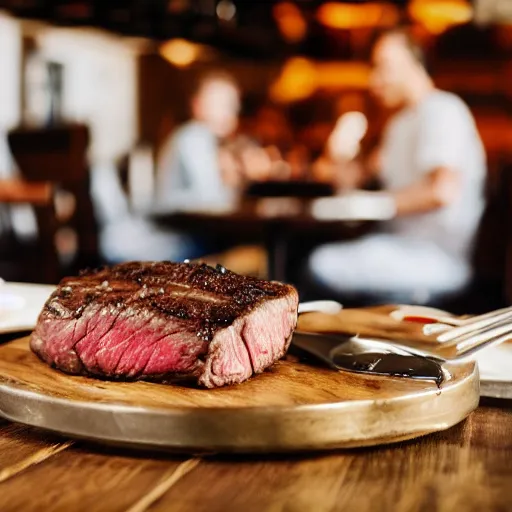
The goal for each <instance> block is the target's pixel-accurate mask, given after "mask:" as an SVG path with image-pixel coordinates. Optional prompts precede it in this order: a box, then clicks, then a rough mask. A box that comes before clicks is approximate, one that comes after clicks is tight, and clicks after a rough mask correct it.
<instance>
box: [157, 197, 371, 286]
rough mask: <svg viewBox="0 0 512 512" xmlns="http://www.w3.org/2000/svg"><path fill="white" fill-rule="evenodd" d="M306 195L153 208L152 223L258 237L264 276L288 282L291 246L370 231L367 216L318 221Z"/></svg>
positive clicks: (240, 238) (238, 238)
mask: <svg viewBox="0 0 512 512" xmlns="http://www.w3.org/2000/svg"><path fill="white" fill-rule="evenodd" d="M309 205H310V200H308V199H301V198H291V197H289V198H277V197H276V198H264V199H259V200H255V199H246V200H243V201H242V202H241V203H240V204H239V205H236V206H234V207H232V208H230V209H226V210H224V211H222V210H220V211H216V210H215V209H212V210H210V211H209V210H208V209H207V208H204V209H189V210H180V211H177V210H175V211H165V210H159V211H153V212H150V213H148V216H149V217H150V218H151V219H152V220H154V221H155V222H157V223H159V224H161V225H165V226H169V227H171V228H176V229H180V230H183V231H186V232H190V233H194V234H197V235H200V236H210V237H212V236H214V237H217V236H219V237H224V239H228V240H230V241H232V242H234V243H245V242H261V243H263V244H264V245H265V247H266V250H267V254H268V266H267V268H268V274H269V275H268V277H269V279H276V280H278V281H287V277H288V275H287V272H286V270H287V266H288V263H289V260H288V257H289V252H290V247H291V245H292V244H293V243H294V242H295V243H299V244H300V246H301V248H306V247H307V246H314V245H316V244H318V243H321V242H325V241H327V240H346V239H350V238H355V237H357V236H360V235H361V234H362V233H365V232H367V231H368V230H369V227H370V225H371V223H370V222H368V221H364V222H362V221H359V220H358V219H346V220H337V221H321V220H318V219H315V218H314V217H312V216H311V214H310V213H309Z"/></svg>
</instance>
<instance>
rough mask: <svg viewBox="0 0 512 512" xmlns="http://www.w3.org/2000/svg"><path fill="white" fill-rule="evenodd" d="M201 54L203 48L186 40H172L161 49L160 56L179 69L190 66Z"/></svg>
mask: <svg viewBox="0 0 512 512" xmlns="http://www.w3.org/2000/svg"><path fill="white" fill-rule="evenodd" d="M200 54H201V47H200V46H199V45H197V44H194V43H190V42H189V41H185V40H184V39H171V40H170V41H167V42H166V43H164V44H162V46H161V47H160V55H161V56H162V57H163V58H164V59H166V60H167V61H169V62H170V63H171V64H174V65H175V66H177V67H179V68H185V67H187V66H190V65H191V64H192V63H193V62H194V61H196V60H197V59H198V58H199V56H200Z"/></svg>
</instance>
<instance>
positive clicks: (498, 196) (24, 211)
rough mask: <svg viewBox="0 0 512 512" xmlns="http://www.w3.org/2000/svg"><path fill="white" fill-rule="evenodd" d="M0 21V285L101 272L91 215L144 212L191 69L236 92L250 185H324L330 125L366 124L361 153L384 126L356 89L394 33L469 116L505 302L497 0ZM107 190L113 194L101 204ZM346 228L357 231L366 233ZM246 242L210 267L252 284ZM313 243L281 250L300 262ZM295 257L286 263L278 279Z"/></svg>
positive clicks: (201, 6) (139, 2)
mask: <svg viewBox="0 0 512 512" xmlns="http://www.w3.org/2000/svg"><path fill="white" fill-rule="evenodd" d="M0 9H3V10H1V11H0V173H1V178H2V183H3V185H0V199H1V200H2V201H3V203H4V204H2V211H1V212H0V213H1V215H2V217H1V221H2V235H1V236H2V238H1V240H2V245H1V254H0V276H1V277H2V278H4V279H6V280H18V281H21V280H23V281H25V280H26V281H34V282H38V281H39V282H45V281H46V282H54V281H55V280H56V279H58V277H60V276H62V275H65V274H66V273H69V272H71V271H72V270H73V271H75V270H77V269H79V268H83V267H86V266H95V265H100V264H102V263H103V262H104V261H103V258H102V255H101V249H100V246H99V243H98V232H99V230H100V229H101V227H102V226H101V224H102V222H104V218H105V216H107V217H108V215H114V216H115V215H116V212H120V211H124V209H126V208H128V209H129V211H130V215H132V217H130V218H131V219H135V218H136V219H139V218H143V217H144V213H143V212H144V211H147V209H148V205H149V206H150V205H151V204H152V202H153V198H154V194H155V188H156V187H155V166H156V165H155V163H156V162H157V160H158V154H159V151H160V150H161V148H162V146H163V144H164V141H165V140H166V138H167V136H168V135H169V134H170V133H172V131H173V129H175V128H176V127H177V126H178V125H179V124H180V123H182V122H184V121H186V119H187V116H188V101H189V96H190V91H191V89H192V87H193V83H194V80H195V79H197V77H198V76H200V75H201V73H202V72H204V71H205V70H210V69H222V70H226V71H228V72H229V73H231V74H232V75H233V76H234V77H235V78H236V80H237V81H238V82H239V84H240V88H241V90H242V93H243V105H242V111H241V119H240V126H239V131H240V132H241V133H243V134H245V135H248V136H250V137H251V138H252V139H254V140H257V141H258V142H259V144H260V145H261V146H263V147H266V148H268V154H269V155H271V158H272V166H271V171H269V172H267V174H265V173H261V174H260V175H259V176H258V179H260V180H263V181H264V180H268V179H272V180H283V181H293V182H296V181H306V182H308V183H310V184H311V183H312V182H315V181H318V182H320V181H327V182H329V180H331V179H332V177H331V176H329V175H324V174H322V171H321V167H319V166H315V165H313V163H314V162H315V161H318V159H319V158H320V157H321V155H322V153H323V152H324V149H325V145H326V141H327V140H328V138H329V135H330V133H331V132H332V130H333V127H334V126H335V125H336V122H337V120H338V119H339V118H340V116H342V115H343V114H345V113H347V112H354V111H355V112H361V113H363V114H364V115H365V117H366V118H367V119H368V121H369V124H368V132H367V134H366V136H365V138H364V140H363V143H362V151H363V152H364V151H365V150H366V148H367V147H368V148H369V147H371V146H372V144H374V142H375V141H376V140H378V138H379V136H380V134H381V132H382V126H383V124H384V122H385V120H386V116H387V114H386V113H385V112H383V111H382V109H379V108H377V106H376V105H375V102H374V100H373V99H372V97H371V95H370V94H369V93H368V74H369V65H368V63H367V58H368V53H369V48H370V44H371V40H372V36H373V34H374V33H375V31H376V30H377V29H379V28H384V27H390V26H394V25H398V24H400V23H403V22H408V23H410V24H412V26H413V27H414V31H415V33H416V35H417V37H418V38H420V39H421V40H422V42H423V43H424V45H425V47H426V48H427V52H428V56H429V61H430V71H431V73H432V76H433V78H434V80H435V83H436V85H437V86H438V87H440V88H442V89H445V90H448V91H451V92H454V93H456V94H458V95H460V96H461V97H462V98H463V99H464V100H465V101H466V102H467V104H468V105H469V106H470V108H471V111H472V113H473V114H474V116H475V119H476V122H477V126H478V129H479V132H480V134H481V137H482V139H483V142H484V145H485V149H486V152H487V158H488V187H487V188H488V191H487V193H488V197H489V203H488V211H487V213H486V216H485V218H484V223H483V226H482V230H481V236H480V238H479V244H480V247H483V250H480V251H479V252H478V258H477V260H478V261H477V264H478V265H479V272H480V274H481V275H482V276H483V278H484V279H485V280H486V282H487V283H488V289H487V291H488V293H489V294H491V293H492V294H494V296H495V297H496V300H495V303H496V304H498V303H500V301H506V302H510V300H512V295H511V293H512V290H507V288H506V286H505V284H504V283H506V282H507V280H506V278H505V277H506V275H507V273H508V274H510V272H512V253H510V250H511V249H512V245H510V242H511V240H512V236H511V234H510V228H509V226H510V225H511V224H512V208H510V206H509V203H512V186H510V185H509V183H510V180H508V175H509V174H510V173H512V167H511V165H512V60H511V56H512V2H510V1H508V0H474V1H470V0H409V1H406V0H400V1H399V0H397V1H393V2H391V1H382V2H381V1H372V2H362V1H360V2H350V3H349V2H340V1H329V2H324V1H319V0H302V1H297V2H291V1H268V2H259V1H248V0H220V1H219V0H110V1H108V2H107V1H102V0H0ZM14 162H15V163H16V164H14ZM112 169H114V170H115V173H114V174H115V176H113V175H112ZM93 173H96V174H100V175H101V176H102V179H100V180H99V181H98V183H99V185H94V183H92V182H93V181H94V180H92V179H91V175H92V174H93ZM20 178H21V180H20ZM112 179H114V181H115V180H116V179H117V180H118V181H119V184H120V190H121V192H122V195H116V194H115V193H114V192H111V190H113V191H116V190H117V189H116V187H115V185H112ZM109 180H110V181H109ZM347 180H350V177H349V176H348V177H347ZM8 181H11V182H16V188H12V183H11V185H9V184H8ZM98 186H99V187H100V189H101V188H102V187H105V190H108V192H106V194H107V198H106V200H104V201H103V209H106V210H108V212H107V213H105V211H98V206H97V198H95V195H99V196H101V192H102V191H101V190H99V191H98ZM9 187H11V188H9ZM95 187H96V188H95ZM109 187H112V188H109ZM2 188H4V192H5V191H7V192H6V193H5V194H2ZM123 194H124V195H123ZM104 195H105V192H104ZM4 196H5V197H4ZM27 204H28V205H29V206H28V207H27ZM100 209H101V208H100ZM112 212H113V213H112ZM351 229H352V230H353V233H352V235H351V236H358V234H359V231H358V230H359V229H366V226H351ZM249 231H250V230H249V229H247V230H246V229H244V227H243V225H242V224H241V225H240V226H239V229H238V232H236V233H235V234H234V235H231V236H232V237H234V241H236V242H237V245H238V242H239V243H240V245H242V247H238V248H236V249H234V250H233V249H230V250H229V251H226V252H224V253H223V254H222V255H219V256H216V255H214V256H210V258H213V260H212V261H221V262H222V263H223V264H225V265H226V266H229V267H230V268H233V269H234V270H238V271H240V272H248V273H254V274H258V275H264V274H265V272H266V259H265V251H264V244H262V243H261V241H258V240H256V238H254V239H253V238H251V236H249V235H248V233H249ZM34 233H37V236H36V238H35V239H34V238H33V235H34ZM322 236H323V235H322V233H316V235H315V236H311V239H308V240H303V239H300V240H299V241H298V243H297V242H296V244H295V245H294V246H293V247H294V248H295V249H297V246H299V247H302V249H304V251H305V252H307V248H308V247H309V246H308V244H310V245H314V244H315V243H319V242H320V240H321V239H322ZM325 237H326V238H329V237H331V238H332V237H333V235H332V233H330V234H329V235H327V234H326V235H325ZM140 243H142V244H143V243H144V242H143V241H141V242H140ZM292 245H293V244H292ZM295 249H294V251H295ZM292 252H293V251H292ZM299 252H300V251H299ZM303 258H304V254H303V253H301V254H300V257H298V258H295V259H294V258H292V260H293V261H291V262H289V263H288V264H289V265H290V266H291V267H293V268H294V269H295V273H294V272H292V275H291V277H290V279H291V280H293V279H299V278H298V277H297V276H298V275H299V274H300V269H301V268H302V267H301V262H302V261H303ZM207 260H208V258H207ZM508 281H509V282H512V280H510V279H509V280H508ZM486 293H487V292H486ZM490 304H494V302H493V301H492V300H489V299H488V300H487V303H486V306H487V308H489V307H490Z"/></svg>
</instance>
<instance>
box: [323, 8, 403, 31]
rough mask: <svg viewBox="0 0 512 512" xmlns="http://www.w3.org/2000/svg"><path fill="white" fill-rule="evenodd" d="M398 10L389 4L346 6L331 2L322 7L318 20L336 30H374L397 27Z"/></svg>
mask: <svg viewBox="0 0 512 512" xmlns="http://www.w3.org/2000/svg"><path fill="white" fill-rule="evenodd" d="M398 18H399V14H398V9H397V8H396V7H395V6H394V5H391V4H388V3H367V4H345V3H343V4H342V3H335V2H329V3H326V4H323V5H321V6H320V7H319V8H318V11H317V19H318V21H320V23H322V24H323V25H325V26H327V27H331V28H336V29H345V30H347V29H353V28H372V27H386V26H391V25H395V24H396V23H397V22H398Z"/></svg>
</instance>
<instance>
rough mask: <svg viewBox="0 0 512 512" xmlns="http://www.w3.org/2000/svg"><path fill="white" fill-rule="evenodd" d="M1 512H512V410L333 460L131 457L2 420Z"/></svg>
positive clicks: (486, 406)
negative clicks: (237, 511) (376, 511)
mask: <svg viewBox="0 0 512 512" xmlns="http://www.w3.org/2000/svg"><path fill="white" fill-rule="evenodd" d="M0 482H1V483H0V510H2V512H10V511H13V512H14V511H16V512H17V511H42V510H44V511H45V512H51V511H73V512H79V511H94V512H100V511H108V512H115V511H124V512H126V511H129V512H141V511H146V510H148V511H154V512H156V511H169V510H172V511H192V510H193V511H198V512H199V511H207V512H217V511H218V512H225V511H232V510H233V511H236V510H243V511H246V512H251V511H254V512H256V511H257V512H261V511H272V512H274V511H301V512H302V511H318V512H322V511H335V510H339V511H343V510H357V511H374V510H384V511H385V510H393V511H395V510H396V511H423V510H428V511H431V510H432V511H434V510H436V511H445V510H446V511H452V510H459V511H467V510H475V511H476V510H478V511H480V510H485V511H491V510H500V511H504V510H512V485H511V482H512V404H511V403H507V402H485V403H483V404H482V405H481V407H480V408H479V409H478V410H477V411H476V412H475V413H474V414H473V415H472V416H471V417H470V418H469V419H468V420H467V421H466V422H464V423H462V424H460V425H458V426H456V427H454V428H452V429H450V430H448V431H446V432H444V433H440V434H435V435H431V436H427V437H425V438H422V439H419V440H417V441H411V442H406V443H402V444H398V445H392V446H387V447H381V448H377V449H375V448H374V449H359V450H352V451H344V452H337V453H328V454H311V455H296V456H280V457H277V456H274V457H270V456H258V457H256V456H253V457H243V456H239V457H219V456H213V455H212V456H208V457H203V458H199V457H187V456H173V455H161V454H160V455H158V454H150V453H136V452H128V451H123V450H118V449H105V448H103V447H98V446H91V445H86V444H84V443H82V442H79V441H68V440H64V439H60V438H55V437H51V436H49V435H46V434H44V433H42V432H38V431H35V430H33V429H31V428H27V427H23V426H20V425H15V424H9V423H7V422H0Z"/></svg>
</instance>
